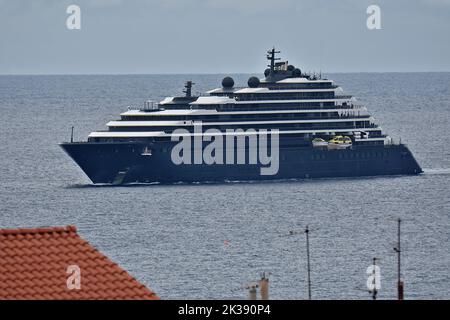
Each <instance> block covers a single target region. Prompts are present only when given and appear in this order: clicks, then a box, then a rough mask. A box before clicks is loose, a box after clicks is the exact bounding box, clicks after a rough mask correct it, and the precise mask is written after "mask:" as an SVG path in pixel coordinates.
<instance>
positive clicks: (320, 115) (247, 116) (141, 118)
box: [122, 111, 358, 121]
mask: <svg viewBox="0 0 450 320" xmlns="http://www.w3.org/2000/svg"><path fill="white" fill-rule="evenodd" d="M348 117H352V118H356V117H358V114H357V113H356V114H348V115H345V116H344V115H339V114H338V112H337V111H334V112H315V113H313V112H309V113H269V114H261V113H259V114H236V115H189V116H167V115H164V116H123V117H122V121H189V120H192V121H199V120H203V121H205V120H207V121H210V120H235V121H242V120H255V119H268V120H275V119H278V120H279V119H305V118H308V119H315V118H317V119H339V118H348Z"/></svg>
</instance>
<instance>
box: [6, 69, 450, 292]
mask: <svg viewBox="0 0 450 320" xmlns="http://www.w3.org/2000/svg"><path fill="white" fill-rule="evenodd" d="M222 77H223V76H222V75H130V76H126V75H123V76H0V112H1V116H0V227H1V228H13V227H14V228H15V227H37V226H58V225H69V224H74V225H76V226H77V227H78V230H79V233H80V234H81V235H82V236H83V237H84V238H85V239H87V240H88V241H89V242H90V243H92V244H93V245H95V246H96V247H97V248H99V249H100V250H101V251H102V252H104V253H105V254H106V255H107V256H109V257H110V258H111V259H112V260H114V261H115V262H117V263H118V264H119V265H121V266H122V267H123V268H125V269H126V270H128V271H129V272H130V273H131V274H132V275H133V276H135V277H136V278H137V279H138V280H140V281H141V282H143V283H144V284H146V285H147V286H149V287H150V288H151V289H153V290H154V291H155V292H156V293H157V294H158V295H159V296H161V297H162V298H164V299H171V298H188V299H207V298H212V299H222V298H235V299H240V298H246V295H247V292H246V291H245V290H244V289H240V288H241V287H243V286H245V285H246V284H247V283H249V282H251V281H253V280H257V279H258V277H259V273H260V272H262V271H266V272H271V273H272V274H271V276H270V279H271V288H270V295H271V298H273V299H303V298H306V297H307V291H306V260H305V255H306V252H305V251H306V250H305V237H304V235H303V234H301V233H299V234H298V235H294V236H286V234H288V233H289V231H290V230H294V231H298V232H301V230H302V229H303V228H304V227H305V225H307V224H308V225H309V226H310V228H311V229H312V232H311V234H310V242H311V267H312V293H313V298H322V299H365V298H369V295H368V293H367V292H366V291H365V283H366V279H367V278H366V277H367V276H366V273H365V272H366V268H367V267H368V266H369V264H370V263H371V259H372V258H373V257H378V258H380V259H381V260H380V262H379V263H380V266H381V276H382V280H381V286H382V288H381V291H380V293H379V296H380V297H381V298H384V299H392V298H395V295H396V289H395V282H396V255H395V253H394V251H393V247H394V245H395V241H396V218H397V217H401V218H402V219H404V223H403V235H402V240H403V242H402V246H403V248H402V249H403V256H402V257H403V277H404V281H405V296H406V298H409V299H422V298H433V299H434V298H437V299H441V298H446V299H449V298H450V272H449V271H450V246H449V244H450V218H449V217H450V200H449V195H450V142H449V135H448V130H449V124H450V73H405V74H403V73H383V74H333V75H329V77H330V78H332V79H334V80H336V81H337V82H338V83H339V84H341V85H342V86H343V88H344V89H345V90H346V91H347V92H350V93H353V94H354V95H356V96H357V97H359V98H360V101H362V102H363V103H365V104H366V105H367V106H368V108H369V110H370V111H371V112H372V114H373V115H374V116H375V118H376V119H377V120H378V121H379V122H380V123H381V124H382V126H383V129H384V130H385V131H386V132H387V133H389V134H390V135H391V136H392V137H393V138H394V139H395V140H398V139H400V138H401V140H402V142H406V143H407V144H408V145H409V147H410V148H411V150H412V151H413V153H414V155H415V156H416V158H417V160H418V161H419V163H420V164H421V166H422V167H423V168H424V170H425V173H424V174H423V175H420V176H414V177H380V178H358V179H322V180H302V181H285V182H270V183H256V182H255V183H230V184H217V185H173V186H159V185H138V186H124V187H107V186H106V187H105V186H103V187H101V186H93V185H92V184H91V183H90V181H89V180H88V179H87V178H86V177H85V176H84V174H83V173H82V171H81V170H80V169H79V168H78V167H77V166H76V164H75V163H74V162H73V161H72V160H71V159H70V158H69V157H68V156H67V155H66V154H65V153H64V152H63V151H62V150H61V149H60V148H59V147H58V145H57V144H58V142H61V141H67V140H68V139H69V137H70V127H71V126H72V125H74V126H75V137H76V139H78V140H84V139H86V138H87V135H88V134H89V133H90V132H91V131H94V130H97V129H103V128H105V124H106V122H108V121H109V120H112V119H116V118H118V117H119V113H121V112H123V111H124V110H126V107H127V106H128V105H140V104H142V103H143V101H145V100H148V99H152V100H161V99H162V98H164V97H165V96H168V95H176V94H179V93H180V92H181V90H182V85H183V82H184V81H185V80H188V79H192V80H194V82H195V83H196V85H195V88H196V89H197V90H198V91H201V92H203V91H205V90H207V89H211V88H214V87H216V86H219V84H220V81H221V79H222ZM248 77H249V75H234V78H235V80H236V82H237V84H238V85H244V84H245V82H246V79H247V78H248ZM224 241H229V244H228V245H225V242H224Z"/></svg>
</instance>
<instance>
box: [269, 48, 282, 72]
mask: <svg viewBox="0 0 450 320" xmlns="http://www.w3.org/2000/svg"><path fill="white" fill-rule="evenodd" d="M277 53H280V51H275V47H273V48H272V50H269V51H267V60H269V61H270V64H268V65H267V66H268V67H270V72H273V71H274V70H275V60H280V58H275V54H277Z"/></svg>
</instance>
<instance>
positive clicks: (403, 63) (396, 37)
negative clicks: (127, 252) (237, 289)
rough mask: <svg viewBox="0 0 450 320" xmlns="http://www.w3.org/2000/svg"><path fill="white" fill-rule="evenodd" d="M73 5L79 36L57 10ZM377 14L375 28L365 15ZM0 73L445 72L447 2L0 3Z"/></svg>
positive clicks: (449, 29)
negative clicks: (271, 55)
mask: <svg viewBox="0 0 450 320" xmlns="http://www.w3.org/2000/svg"><path fill="white" fill-rule="evenodd" d="M70 4H77V5H79V6H80V7H81V30H68V29H67V28H66V19H67V17H68V16H69V15H68V14H67V13H66V8H67V6H68V5H70ZM370 4H377V5H379V6H380V8H381V25H382V29H381V30H368V29H367V27H366V19H367V16H368V15H367V14H366V9H367V7H368V6H369V5H370ZM0 8H1V9H0V74H72V73H76V74H79V73H81V74H91V73H97V74H98V73H100V74H102V73H108V74H111V73H112V74H117V73H237V72H242V73H253V72H262V71H263V70H264V68H265V64H266V61H265V51H266V50H267V49H269V48H270V47H272V46H273V45H275V46H276V47H277V48H279V49H280V50H281V51H282V58H286V59H288V60H289V62H290V63H293V64H295V65H296V66H299V67H301V68H302V69H304V70H316V71H319V70H321V71H323V72H327V73H329V72H364V71H450V41H449V39H450V0H409V1H408V0H370V1H366V0H228V1H226V0H146V1H145V0H91V1H87V0H71V1H65V0H33V1H30V0H0Z"/></svg>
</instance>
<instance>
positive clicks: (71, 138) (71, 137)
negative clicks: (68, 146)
mask: <svg viewBox="0 0 450 320" xmlns="http://www.w3.org/2000/svg"><path fill="white" fill-rule="evenodd" d="M70 142H73V126H72V131H71V133H70Z"/></svg>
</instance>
